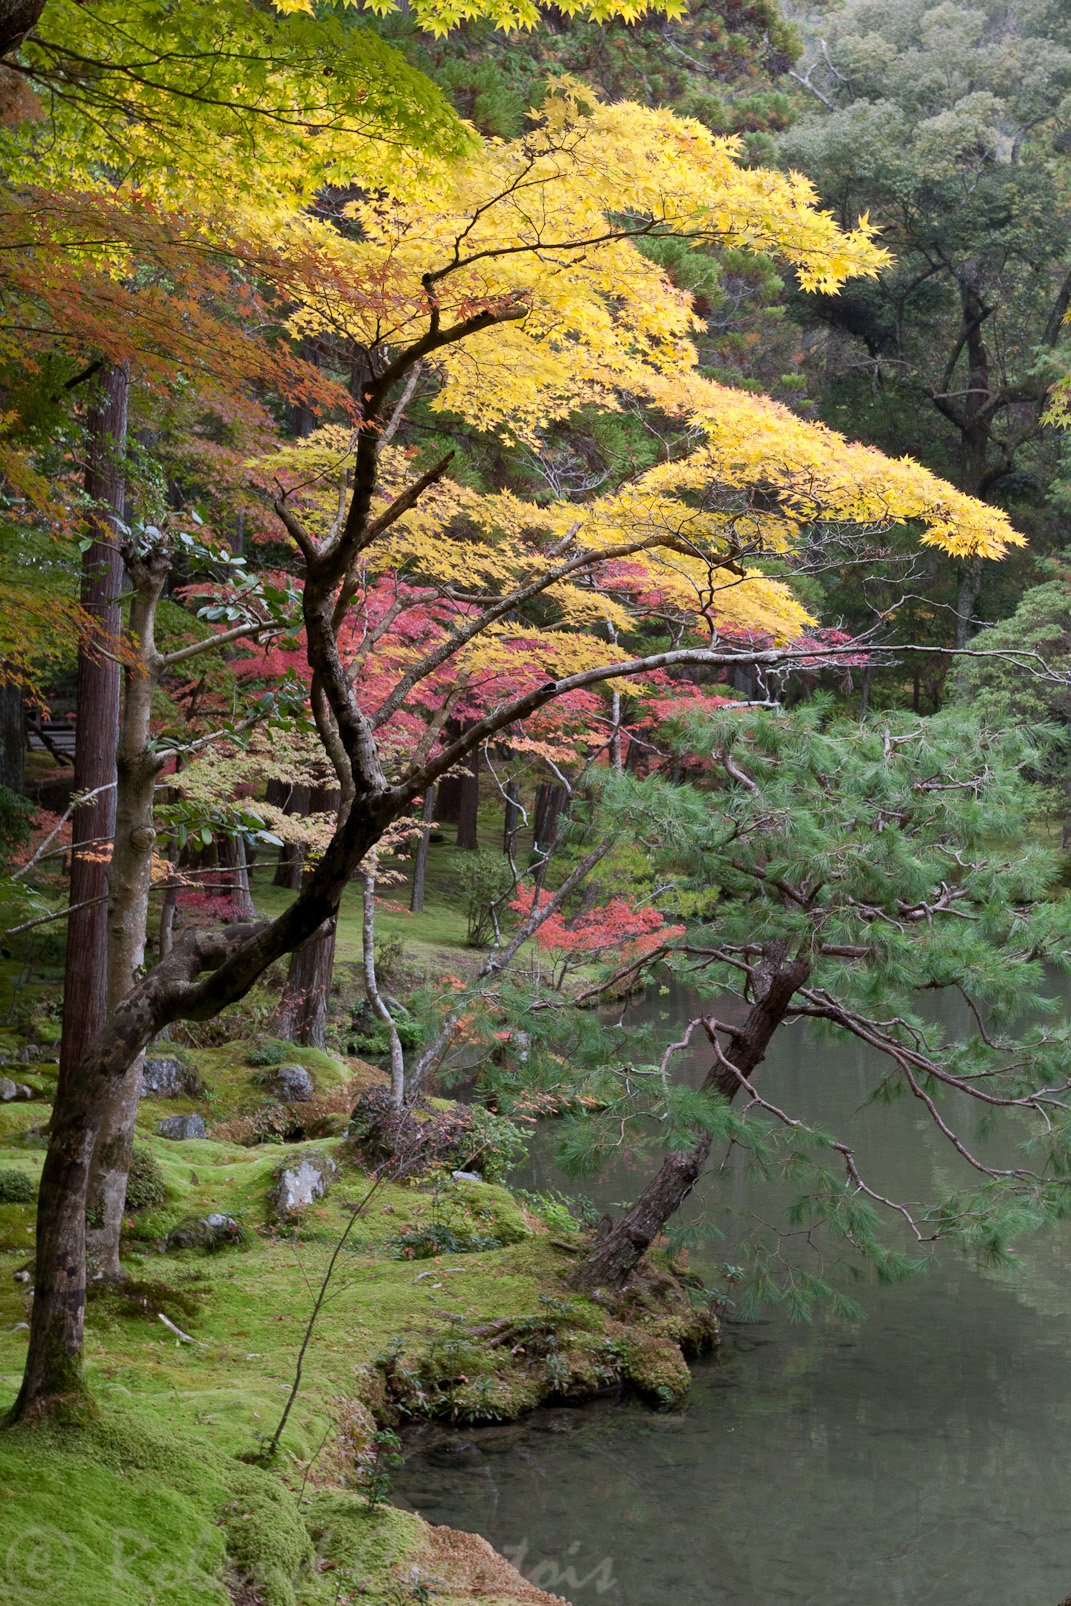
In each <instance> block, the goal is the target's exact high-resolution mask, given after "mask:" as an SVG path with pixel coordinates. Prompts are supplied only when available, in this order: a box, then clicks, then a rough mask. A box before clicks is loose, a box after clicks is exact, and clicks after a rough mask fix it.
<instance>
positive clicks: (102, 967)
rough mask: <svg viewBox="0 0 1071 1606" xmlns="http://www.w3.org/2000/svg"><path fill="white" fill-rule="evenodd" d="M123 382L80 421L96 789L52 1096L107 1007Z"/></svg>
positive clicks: (102, 394)
mask: <svg viewBox="0 0 1071 1606" xmlns="http://www.w3.org/2000/svg"><path fill="white" fill-rule="evenodd" d="M129 384H130V376H129V373H128V371H127V369H126V368H125V367H123V366H112V367H109V368H107V369H105V371H104V375H103V378H102V379H101V380H100V382H99V385H98V389H97V395H96V398H95V401H94V405H93V408H92V411H91V412H90V414H89V418H88V422H87V431H88V441H87V461H86V474H85V489H86V495H87V496H88V497H89V498H91V500H92V502H93V504H94V511H93V512H92V513H91V514H90V517H89V520H88V533H89V536H90V538H91V540H92V543H93V544H92V545H91V546H90V547H87V549H86V551H85V553H84V555H83V558H82V590H81V601H82V607H83V608H84V609H85V611H86V613H87V614H88V615H89V617H90V618H91V620H92V621H93V632H92V635H91V636H90V637H89V638H88V639H87V640H85V641H83V643H82V645H81V647H80V649H79V652H78V675H77V691H76V707H77V714H78V722H77V726H76V735H75V747H74V789H75V792H76V793H78V792H89V791H94V790H96V789H97V788H105V790H102V791H99V792H98V793H97V796H96V797H95V798H93V799H92V800H91V801H90V802H88V803H85V804H83V805H82V807H81V808H78V809H76V810H75V811H74V816H73V819H72V825H71V841H72V842H73V844H74V849H73V851H72V854H71V880H70V889H69V899H70V903H71V905H72V907H74V906H76V905H79V904H85V905H88V907H85V908H76V909H75V913H74V914H72V915H70V916H69V918H68V922H67V958H66V966H65V971H64V980H63V1036H62V1041H61V1043H60V1070H59V1091H62V1090H64V1089H65V1088H66V1086H67V1084H68V1082H69V1081H70V1078H71V1076H72V1074H73V1072H74V1068H75V1066H76V1065H77V1064H78V1063H79V1061H80V1060H81V1058H82V1055H83V1054H84V1053H85V1050H86V1048H87V1047H88V1045H89V1044H90V1043H91V1042H92V1040H93V1038H94V1037H95V1036H96V1034H97V1032H98V1031H99V1030H100V1027H101V1024H102V1022H103V1020H104V1015H105V1010H106V1007H107V989H108V983H107V966H108V911H107V907H106V903H105V900H106V898H107V895H108V866H107V863H106V853H107V845H108V842H109V841H110V839H111V838H112V836H113V834H114V831H115V749H116V741H117V737H118V730H119V665H118V663H116V662H115V661H114V660H113V659H112V658H110V657H105V656H104V653H103V652H102V651H100V650H99V649H100V648H101V647H103V648H104V649H105V650H106V651H108V652H111V653H114V651H115V648H116V645H117V643H118V640H119V591H120V587H121V584H122V563H121V560H120V556H119V552H118V548H117V546H116V540H115V531H114V528H113V526H112V522H111V516H117V515H120V514H121V513H122V509H123V492H124V484H125V476H124V455H125V451H126V419H127V394H128V390H129ZM102 839H103V840H102ZM79 844H86V846H85V847H84V848H80V847H79Z"/></svg>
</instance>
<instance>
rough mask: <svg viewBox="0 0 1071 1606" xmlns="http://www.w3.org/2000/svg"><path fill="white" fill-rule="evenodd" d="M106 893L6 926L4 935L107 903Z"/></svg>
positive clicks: (12, 935)
mask: <svg viewBox="0 0 1071 1606" xmlns="http://www.w3.org/2000/svg"><path fill="white" fill-rule="evenodd" d="M107 901H108V894H107V893H106V892H102V893H101V895H100V897H99V898H86V899H85V900H84V901H83V902H82V903H72V904H71V905H70V906H69V908H67V909H57V910H56V912H55V914H51V915H38V917H37V919H36V920H24V921H23V923H22V925H21V926H8V927H6V929H5V930H4V933H3V935H4V936H5V937H14V936H15V934H16V932H19V931H29V930H30V928H31V927H32V926H45V925H47V924H48V922H49V921H50V920H66V918H67V916H68V915H73V914H74V913H75V912H76V910H78V909H90V908H92V906H93V904H95V903H107Z"/></svg>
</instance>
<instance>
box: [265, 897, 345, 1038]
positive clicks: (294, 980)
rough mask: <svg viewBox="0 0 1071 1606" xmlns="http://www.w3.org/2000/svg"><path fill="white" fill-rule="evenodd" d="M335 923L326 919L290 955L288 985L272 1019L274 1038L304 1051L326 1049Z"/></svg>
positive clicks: (333, 918) (333, 963)
mask: <svg viewBox="0 0 1071 1606" xmlns="http://www.w3.org/2000/svg"><path fill="white" fill-rule="evenodd" d="M335 928H336V920H335V917H332V918H331V919H330V920H325V921H324V923H323V925H322V926H321V927H320V929H319V930H318V931H316V932H314V933H313V935H312V936H311V937H309V938H307V939H306V941H305V942H303V943H302V944H301V946H300V947H299V948H295V949H294V952H293V953H292V954H291V956H290V969H289V970H288V971H287V976H286V986H285V988H284V989H283V995H282V998H281V999H280V1000H279V1007H278V1009H277V1010H276V1012H275V1014H274V1015H273V1016H272V1022H271V1030H272V1035H273V1036H274V1037H281V1038H282V1040H283V1042H284V1043H300V1044H302V1046H303V1047H305V1048H326V1047H327V1002H328V998H329V997H330V993H331V975H332V972H333V970H334V968H335Z"/></svg>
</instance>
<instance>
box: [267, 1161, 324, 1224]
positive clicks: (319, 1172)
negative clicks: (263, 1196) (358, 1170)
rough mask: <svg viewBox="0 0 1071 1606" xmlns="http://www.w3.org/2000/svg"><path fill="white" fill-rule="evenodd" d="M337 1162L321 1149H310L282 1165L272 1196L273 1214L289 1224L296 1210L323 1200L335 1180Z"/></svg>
mask: <svg viewBox="0 0 1071 1606" xmlns="http://www.w3.org/2000/svg"><path fill="white" fill-rule="evenodd" d="M337 1169H338V1168H337V1166H336V1165H335V1162H334V1161H333V1160H332V1159H331V1157H330V1156H329V1155H326V1154H323V1153H321V1151H320V1150H319V1149H308V1150H306V1152H305V1153H304V1154H299V1155H295V1156H294V1158H293V1159H292V1160H291V1161H289V1162H288V1163H286V1164H284V1165H281V1166H280V1167H279V1170H278V1171H277V1173H276V1177H275V1185H274V1187H273V1188H272V1190H271V1194H270V1195H269V1204H270V1205H271V1212H272V1215H273V1216H274V1217H275V1218H276V1220H277V1221H286V1220H287V1219H288V1218H289V1217H291V1216H292V1215H293V1214H294V1212H295V1211H297V1210H301V1209H303V1207H304V1206H305V1205H310V1204H312V1202H313V1200H314V1199H322V1198H323V1196H324V1194H325V1193H326V1192H327V1190H328V1188H329V1187H330V1186H331V1183H332V1181H333V1180H334V1176H335V1172H336V1171H337Z"/></svg>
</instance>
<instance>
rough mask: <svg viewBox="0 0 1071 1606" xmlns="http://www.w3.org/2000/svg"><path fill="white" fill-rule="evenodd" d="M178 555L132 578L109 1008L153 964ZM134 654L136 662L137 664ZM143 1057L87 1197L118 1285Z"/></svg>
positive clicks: (139, 561)
mask: <svg viewBox="0 0 1071 1606" xmlns="http://www.w3.org/2000/svg"><path fill="white" fill-rule="evenodd" d="M169 568H170V562H169V559H168V556H167V554H166V552H163V551H160V552H156V553H153V554H152V555H150V556H149V557H147V558H135V559H130V558H129V556H128V572H129V574H130V578H131V581H132V585H133V595H132V596H131V599H130V622H129V625H128V627H127V631H126V637H125V644H126V649H127V657H128V663H129V665H130V666H129V667H128V668H127V669H126V670H125V671H124V676H123V680H124V687H123V710H122V719H121V724H120V728H119V744H118V750H117V753H116V774H117V779H118V786H117V790H116V815H115V848H114V851H113V853H112V866H111V877H110V896H109V899H108V999H107V1003H108V1009H109V1010H111V1009H114V1008H115V1006H116V1004H118V1002H119V1000H120V999H121V998H125V997H126V995H127V993H128V992H129V991H130V989H131V988H132V987H133V985H134V982H135V979H136V978H137V976H138V973H139V972H140V970H141V968H142V966H143V965H144V963H145V940H146V935H147V933H148V926H149V894H150V892H151V889H152V856H153V846H154V844H155V842H156V830H155V827H154V825H153V804H154V800H155V791H156V778H157V776H158V774H159V772H160V759H159V758H158V757H157V755H156V754H155V753H154V751H153V749H152V746H151V720H152V698H153V692H154V691H155V689H156V685H157V682H158V681H159V678H160V671H159V667H158V660H157V654H156V647H155V641H154V635H153V625H154V621H155V615H156V607H157V604H158V602H159V600H160V597H161V596H162V595H163V589H164V584H165V582H166V580H167V575H168V570H169ZM131 660H132V662H131ZM144 1063H145V1056H144V1054H138V1055H136V1056H135V1058H134V1059H133V1060H132V1062H131V1064H130V1065H129V1067H128V1068H127V1070H126V1072H125V1073H124V1075H123V1076H122V1077H121V1078H120V1080H119V1081H118V1083H117V1084H116V1086H115V1088H114V1090H113V1092H112V1096H111V1099H110V1100H109V1103H108V1108H107V1111H106V1113H105V1115H104V1118H103V1120H102V1121H101V1124H100V1130H99V1132H98V1134H97V1141H96V1146H95V1148H94V1150H93V1159H92V1163H91V1165H90V1172H89V1184H88V1190H87V1194H86V1258H87V1270H88V1272H89V1275H90V1276H92V1277H95V1278H101V1279H103V1280H104V1281H106V1282H117V1281H118V1280H119V1278H121V1277H122V1276H123V1275H124V1274H123V1269H122V1267H121V1265H120V1263H119V1244H120V1234H121V1232H122V1226H123V1210H124V1208H125V1206H126V1185H127V1178H128V1176H129V1174H130V1160H131V1156H132V1154H133V1145H134V1125H135V1122H136V1120H137V1113H138V1103H139V1101H140V1098H141V1075H142V1069H143V1066H144Z"/></svg>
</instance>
